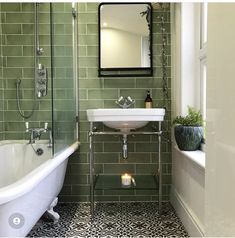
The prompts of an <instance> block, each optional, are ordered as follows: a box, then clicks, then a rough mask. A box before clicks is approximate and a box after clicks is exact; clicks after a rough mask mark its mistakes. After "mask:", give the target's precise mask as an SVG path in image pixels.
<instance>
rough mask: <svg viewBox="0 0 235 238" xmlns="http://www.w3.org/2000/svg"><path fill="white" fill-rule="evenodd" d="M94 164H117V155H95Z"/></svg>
mask: <svg viewBox="0 0 235 238" xmlns="http://www.w3.org/2000/svg"><path fill="white" fill-rule="evenodd" d="M94 156H95V162H96V163H118V157H119V154H118V153H111V152H110V153H95V154H94Z"/></svg>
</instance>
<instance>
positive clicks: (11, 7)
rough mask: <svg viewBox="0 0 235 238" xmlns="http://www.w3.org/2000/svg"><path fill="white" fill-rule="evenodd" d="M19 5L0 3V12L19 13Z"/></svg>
mask: <svg viewBox="0 0 235 238" xmlns="http://www.w3.org/2000/svg"><path fill="white" fill-rule="evenodd" d="M20 5H21V4H20V3H1V11H2V12H4V11H7V12H11V11H12V12H14V11H16V12H19V11H20Z"/></svg>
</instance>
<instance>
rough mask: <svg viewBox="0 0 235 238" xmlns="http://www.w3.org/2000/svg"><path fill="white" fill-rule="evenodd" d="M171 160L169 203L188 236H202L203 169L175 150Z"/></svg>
mask: <svg viewBox="0 0 235 238" xmlns="http://www.w3.org/2000/svg"><path fill="white" fill-rule="evenodd" d="M191 153H192V152H191ZM199 153H203V152H199ZM189 154H190V153H189ZM172 160H173V161H172V180H173V184H172V188H171V203H172V205H173V206H174V208H175V210H176V212H177V214H178V216H179V217H180V219H181V221H182V222H183V224H184V226H185V228H186V230H187V231H188V233H189V235H190V236H192V237H199V236H203V235H204V232H205V231H204V229H205V221H204V195H205V194H204V193H205V168H204V167H202V166H200V165H198V164H197V163H195V162H194V161H192V159H191V158H190V157H189V156H187V155H185V154H183V153H182V152H181V151H179V150H178V149H176V148H173V159H172Z"/></svg>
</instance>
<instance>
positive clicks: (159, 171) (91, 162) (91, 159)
mask: <svg viewBox="0 0 235 238" xmlns="http://www.w3.org/2000/svg"><path fill="white" fill-rule="evenodd" d="M154 129H155V128H154ZM155 130H156V129H155ZM102 135H123V132H121V131H97V130H96V127H94V126H93V122H90V130H89V132H88V136H89V170H90V208H91V210H90V211H91V218H92V219H93V217H94V204H95V199H94V197H95V193H94V190H95V169H94V150H93V138H94V136H102ZM128 135H156V136H158V169H157V175H158V183H159V184H158V185H159V186H158V187H159V190H158V208H159V214H161V212H162V160H161V139H162V138H161V137H162V130H161V122H160V121H159V122H158V131H152V132H148V131H130V132H128Z"/></svg>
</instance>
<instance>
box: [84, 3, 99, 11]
mask: <svg viewBox="0 0 235 238" xmlns="http://www.w3.org/2000/svg"><path fill="white" fill-rule="evenodd" d="M98 6H99V3H87V12H95V13H96V12H98Z"/></svg>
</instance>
